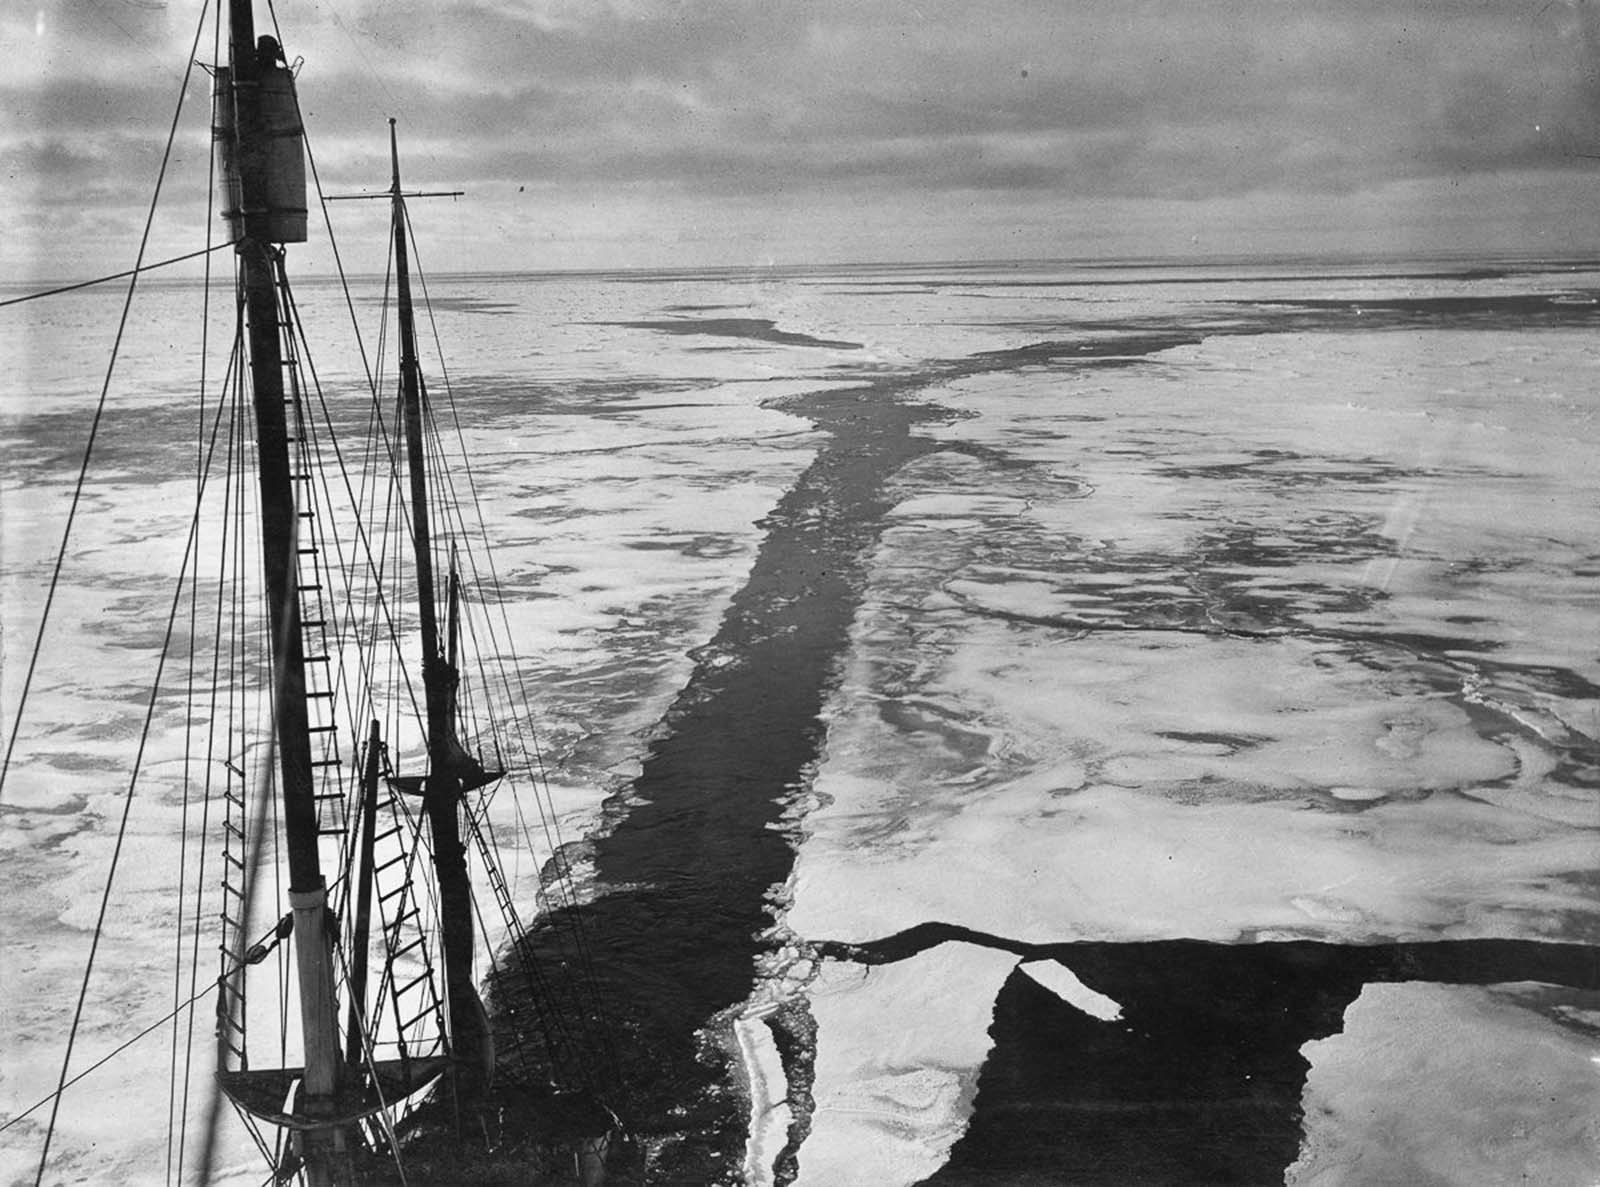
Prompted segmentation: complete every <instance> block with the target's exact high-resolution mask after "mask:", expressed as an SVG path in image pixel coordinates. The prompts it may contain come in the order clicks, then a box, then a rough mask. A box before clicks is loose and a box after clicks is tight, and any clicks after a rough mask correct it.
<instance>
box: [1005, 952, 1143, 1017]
mask: <svg viewBox="0 0 1600 1187" xmlns="http://www.w3.org/2000/svg"><path fill="white" fill-rule="evenodd" d="M1017 967H1018V968H1019V969H1021V970H1022V971H1023V972H1024V973H1026V974H1028V976H1030V977H1032V978H1033V979H1034V980H1035V981H1037V982H1038V983H1039V984H1040V985H1043V986H1044V987H1045V988H1046V989H1048V990H1049V991H1050V992H1051V993H1053V994H1055V995H1056V996H1057V997H1059V998H1060V999H1061V1000H1062V1001H1064V1002H1066V1003H1067V1004H1068V1005H1069V1006H1075V1007H1077V1008H1078V1009H1080V1010H1082V1011H1083V1012H1084V1013H1085V1014H1088V1015H1089V1016H1090V1017H1091V1018H1098V1019H1100V1021H1101V1022H1116V1021H1118V1020H1119V1019H1121V1017H1122V1006H1121V1005H1119V1004H1118V1003H1117V1002H1115V1001H1113V1000H1112V999H1111V998H1109V997H1107V996H1106V995H1105V994H1103V993H1097V992H1096V991H1095V990H1093V989H1090V988H1089V987H1088V986H1087V985H1085V984H1084V983H1083V982H1082V981H1080V980H1078V978H1077V975H1076V974H1075V973H1073V971H1072V970H1071V969H1069V968H1067V967H1066V966H1065V965H1063V964H1061V963H1060V962H1059V961H1055V960H1026V961H1023V962H1022V963H1021V964H1020V965H1018V966H1017Z"/></svg>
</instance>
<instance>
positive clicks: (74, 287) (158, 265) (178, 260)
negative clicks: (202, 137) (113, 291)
mask: <svg viewBox="0 0 1600 1187" xmlns="http://www.w3.org/2000/svg"><path fill="white" fill-rule="evenodd" d="M185 85H187V80H185ZM164 164H165V162H163V165H164ZM210 225H211V219H210V212H209V210H208V211H207V218H206V226H207V227H209V226H210ZM148 230H149V227H148V224H147V225H146V232H147V233H148ZM232 246H233V240H231V239H229V240H227V241H226V242H223V243H213V244H212V245H211V246H210V247H202V248H201V249H200V250H199V251H191V252H189V253H188V254H187V255H181V256H171V257H169V258H168V259H165V260H157V261H156V262H155V263H153V264H146V263H143V262H141V263H139V264H138V265H136V266H135V267H132V268H129V269H128V270H127V271H125V272H113V273H111V274H110V275H109V276H96V277H95V278H94V279H93V280H80V281H77V282H75V283H73V284H64V285H61V286H60V287H59V288H53V289H44V290H43V291H41V292H37V293H26V294H24V295H23V296H20V297H7V298H6V299H5V300H4V301H0V309H4V308H5V307H6V306H7V305H21V304H23V303H24V302H27V301H41V300H43V299H44V298H46V297H59V296H60V295H61V294H62V293H75V292H77V291H78V290H79V289H86V288H93V287H94V286H95V285H97V284H108V283H110V282H111V281H113V280H126V279H128V277H130V276H132V277H135V278H137V277H139V276H141V275H142V274H144V273H146V272H155V271H158V270H160V269H162V268H170V267H171V266H172V265H173V264H182V263H184V262H186V261H188V260H197V259H199V258H200V257H201V256H209V255H210V254H211V253H212V252H216V251H221V250H222V249H223V248H225V247H232ZM143 250H144V248H143V244H141V245H140V254H141V256H142V255H143Z"/></svg>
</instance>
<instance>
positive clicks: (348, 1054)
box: [344, 721, 383, 1074]
mask: <svg viewBox="0 0 1600 1187" xmlns="http://www.w3.org/2000/svg"><path fill="white" fill-rule="evenodd" d="M382 748H383V741H382V735H381V734H380V732H379V725H378V723H377V722H376V721H374V722H373V723H372V727H371V730H370V732H369V733H368V735H367V761H366V764H365V765H364V766H363V768H362V772H361V805H360V806H361V834H360V835H361V843H360V845H359V847H358V857H357V860H356V877H355V892H356V918H355V926H354V927H353V929H352V930H351V935H350V1008H349V1015H348V1016H349V1022H348V1023H347V1024H346V1025H345V1045H344V1061H345V1064H346V1066H348V1067H349V1068H350V1070H351V1072H352V1073H353V1074H359V1073H360V1071H361V1068H362V1066H363V1065H364V1064H365V1062H366V1058H367V1052H366V1046H365V1042H364V1040H365V1027H366V1020H365V1018H363V1017H362V1011H363V1010H364V1009H365V1008H366V1000H367V945H368V941H369V938H370V935H371V931H372V867H373V864H374V857H373V849H374V845H375V842H376V839H377V832H378V776H379V770H380V759H381V757H382Z"/></svg>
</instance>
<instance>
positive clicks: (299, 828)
mask: <svg viewBox="0 0 1600 1187" xmlns="http://www.w3.org/2000/svg"><path fill="white" fill-rule="evenodd" d="M229 22H230V35H229V67H230V80H231V83H232V91H233V104H234V123H233V126H234V129H235V134H236V137H237V140H236V142H235V145H234V148H235V157H234V160H235V164H236V169H237V180H238V194H239V199H240V202H239V214H240V217H239V219H238V221H237V223H236V225H237V226H238V227H239V230H240V233H239V237H238V242H237V244H236V251H237V253H238V258H239V267H240V271H241V276H242V283H243V288H244V303H245V313H246V324H247V328H248V334H249V346H250V373H251V380H252V386H253V391H254V401H255V418H256V442H257V448H258V450H259V471H260V474H259V481H260V490H261V515H262V525H261V538H262V554H263V555H262V559H263V565H264V570H265V575H266V585H267V605H268V612H269V622H270V627H271V631H272V673H273V679H274V682H275V688H274V697H273V719H274V721H275V723H276V742H277V750H278V765H279V772H280V773H279V780H280V783H279V788H280V795H281V798H282V804H283V818H284V831H285V842H286V846H287V850H288V858H289V901H290V906H291V907H292V909H293V913H294V946H295V958H296V959H295V965H296V974H297V978H298V985H299V996H300V1023H301V1031H302V1036H303V1042H304V1047H305V1060H306V1063H305V1073H304V1079H303V1082H302V1086H301V1095H300V1102H299V1108H298V1111H299V1112H301V1113H302V1114H304V1115H306V1116H307V1117H308V1118H314V1117H316V1116H318V1115H323V1116H327V1115H329V1114H331V1112H332V1111H333V1108H334V1094H335V1093H336V1091H337V1090H338V1087H339V1066H340V1060H339V1046H338V1029H337V1027H338V1024H337V1018H336V1013H335V1001H334V990H333V959H332V936H331V934H330V929H329V927H328V907H327V901H328V894H327V884H326V882H325V881H324V879H323V875H322V866H321V858H320V855H319V854H318V848H317V805H316V799H315V795H316V792H315V785H314V783H313V777H312V755H311V739H310V727H309V715H308V713H307V709H306V678H305V655H304V647H303V643H302V639H301V628H300V601H299V592H298V590H297V589H296V584H297V563H296V549H297V539H296V536H297V528H298V523H299V520H298V517H297V514H296V512H297V506H296V500H295V490H294V473H293V470H292V469H291V466H290V458H289V441H288V426H287V418H286V415H285V412H284V383H283V371H284V359H283V351H282V326H281V325H280V322H281V320H282V318H281V314H280V309H281V304H280V301H279V294H278V291H277V285H276V265H277V263H278V261H279V260H280V259H281V258H282V248H281V246H278V245H276V244H275V243H274V230H275V223H274V220H273V218H272V212H271V209H270V205H269V203H270V200H269V181H270V178H269V174H268V162H269V156H270V154H269V145H268V130H267V127H266V119H265V114H264V112H263V108H262V104H261V101H260V78H261V75H262V74H263V73H264V72H265V71H270V70H272V69H273V68H274V67H275V64H276V63H275V61H273V60H268V61H262V57H263V56H271V53H272V51H270V50H269V51H267V53H266V55H263V53H262V52H260V51H258V49H257V45H256V38H255V19H254V14H253V13H252V11H251V4H250V0H229ZM263 41H264V42H265V41H266V39H263ZM268 44H270V45H271V46H272V47H274V48H275V46H276V43H275V42H271V43H268ZM303 1132H304V1138H303V1141H302V1143H301V1146H302V1151H301V1152H302V1155H303V1157H304V1158H305V1162H306V1166H305V1170H306V1177H307V1179H308V1181H309V1182H311V1183H312V1184H313V1185H314V1187H321V1185H322V1184H331V1183H333V1182H335V1181H336V1180H335V1176H336V1175H337V1174H338V1171H337V1164H338V1150H337V1147H338V1145H339V1137H338V1134H337V1133H336V1132H335V1131H333V1130H331V1129H317V1128H312V1129H307V1130H305V1131H303Z"/></svg>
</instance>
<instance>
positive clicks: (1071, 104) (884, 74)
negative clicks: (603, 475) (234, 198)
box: [0, 0, 1600, 262]
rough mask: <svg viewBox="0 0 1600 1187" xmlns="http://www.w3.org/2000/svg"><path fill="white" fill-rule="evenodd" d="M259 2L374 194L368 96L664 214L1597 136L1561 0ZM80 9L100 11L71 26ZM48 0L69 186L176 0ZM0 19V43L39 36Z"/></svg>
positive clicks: (1, 141)
mask: <svg viewBox="0 0 1600 1187" xmlns="http://www.w3.org/2000/svg"><path fill="white" fill-rule="evenodd" d="M280 7H281V10H282V14H283V17H284V20H285V21H286V22H289V27H288V28H287V29H286V30H285V33H284V37H283V40H284V44H285V48H286V50H287V51H288V53H289V55H290V56H291V58H294V57H303V58H304V60H305V61H304V66H303V69H302V72H301V75H300V80H301V94H302V101H303V103H304V106H305V108H306V112H307V120H308V126H309V128H310V130H311V133H312V136H313V145H314V147H315V149H316V152H317V155H318V163H319V168H321V169H322V170H323V172H324V178H325V182H326V184H328V185H329V187H330V188H335V189H348V188H353V187H371V186H381V185H382V183H383V181H384V179H385V178H386V176H387V167H386V162H385V154H386V149H387V141H386V136H385V124H384V119H385V117H386V116H390V115H393V116H396V117H398V118H399V119H400V121H401V126H402V135H403V144H404V146H405V151H406V154H407V159H408V173H409V175H411V176H414V177H421V176H426V177H428V178H430V179H431V180H433V181H437V182H440V183H444V182H451V183H456V184H462V185H465V186H468V187H471V188H475V189H477V190H480V191H488V192H492V193H497V192H498V191H499V189H500V188H503V187H510V188H512V189H513V190H514V188H515V187H517V186H526V187H529V189H528V192H532V193H535V194H537V195H539V196H540V197H541V199H542V200H545V201H547V202H549V203H551V204H553V205H559V206H561V207H562V208H564V209H567V210H569V211H570V210H576V209H578V208H579V207H580V206H583V205H585V204H588V205H599V206H602V207H603V206H606V205H610V206H612V207H613V208H614V209H615V210H617V211H620V210H622V209H623V208H624V206H626V205H627V204H628V203H631V202H633V201H635V200H636V199H639V198H641V196H643V197H653V198H654V199H655V200H656V201H657V203H658V204H659V205H660V206H662V207H664V208H665V207H673V206H674V205H677V207H678V208H679V209H680V210H681V212H683V213H682V217H685V218H687V217H690V215H691V213H692V210H691V207H692V204H694V203H700V204H702V205H716V206H717V207H718V208H719V209H724V208H725V209H733V208H735V207H737V206H738V204H739V203H741V202H742V203H745V204H747V205H748V206H749V208H750V209H751V210H752V212H755V211H757V210H758V209H759V208H760V207H761V206H763V205H765V206H767V207H769V208H770V209H773V210H784V211H792V210H793V209H795V207H794V206H793V205H792V204H793V203H796V202H799V201H800V200H802V199H805V198H807V197H810V198H811V199H812V200H814V201H815V202H816V203H818V204H821V205H827V204H829V203H833V202H838V203H840V204H841V205H842V206H844V205H849V204H851V203H854V204H856V205H858V206H859V205H866V206H871V207H876V208H879V209H884V210H890V209H892V210H898V211H904V212H915V211H917V210H923V211H927V210H933V209H938V210H941V211H950V210H955V209H957V208H959V207H960V205H961V204H962V203H963V202H965V201H968V200H970V199H973V198H975V197H976V198H980V199H983V200H986V201H990V202H994V203H999V204H1000V205H1002V206H1004V207H1006V208H1008V209H1016V210H1027V209H1031V210H1037V211H1040V212H1041V216H1042V214H1043V212H1044V211H1045V209H1046V208H1047V207H1048V206H1050V204H1052V203H1054V204H1055V206H1056V207H1057V208H1058V210H1062V211H1064V210H1066V209H1068V208H1069V207H1072V206H1073V205H1074V204H1085V203H1087V204H1094V203H1106V202H1115V203H1123V204H1127V203H1146V204H1167V203H1172V202H1178V203H1191V204H1205V203H1213V204H1217V209H1218V210H1221V209H1223V208H1224V206H1226V207H1227V208H1228V209H1229V210H1231V211H1234V212H1237V211H1239V210H1241V209H1243V208H1242V207H1241V206H1239V205H1238V204H1239V202H1240V200H1242V199H1249V198H1251V197H1252V196H1254V197H1256V198H1258V199H1260V201H1261V202H1263V203H1266V204H1268V205H1270V206H1271V207H1272V209H1273V210H1274V211H1275V212H1281V210H1282V209H1283V208H1284V207H1285V204H1287V205H1289V206H1293V205H1295V204H1296V203H1299V204H1301V205H1303V206H1305V208H1306V209H1309V208H1310V205H1307V204H1312V205H1317V207H1318V209H1320V210H1324V211H1326V210H1328V209H1329V207H1328V205H1327V200H1328V199H1338V198H1340V197H1341V196H1342V197H1344V198H1351V197H1353V196H1356V195H1369V196H1370V195H1377V194H1385V193H1389V194H1392V193H1396V192H1399V191H1397V190H1396V189H1395V187H1397V186H1401V185H1403V184H1405V183H1411V182H1418V181H1425V182H1432V183H1433V184H1435V185H1436V186H1449V185H1459V183H1461V182H1462V180H1463V179H1467V178H1475V179H1483V178H1489V179H1492V178H1511V177H1516V178H1519V179H1521V181H1520V182H1519V183H1518V189H1519V192H1520V193H1523V194H1524V195H1526V194H1527V193H1528V192H1529V190H1528V187H1527V185H1526V184H1524V183H1526V182H1528V181H1529V180H1530V179H1537V178H1541V177H1550V176H1554V175H1559V174H1562V173H1573V172H1587V171H1588V170H1590V169H1591V168H1592V167H1593V165H1592V162H1590V161H1589V160H1588V159H1587V158H1586V157H1585V156H1584V155H1583V154H1584V153H1589V152H1600V134H1597V132H1596V131H1595V129H1596V128H1600V118H1597V117H1600V36H1597V21H1596V18H1595V15H1594V9H1593V7H1592V5H1590V4H1588V3H1580V2H1576V0H1555V2H1553V3H1548V4H1545V5H1543V6H1541V7H1537V8H1530V6H1529V5H1528V4H1527V3H1526V2H1525V0H1515V2H1511V0H1451V2H1444V0H1419V2H1415V3H1408V4H1404V5H1395V4H1392V3H1387V2H1384V3H1379V2H1378V0H1335V2H1330V3H1324V4H1316V5H1309V4H1292V3H1283V2H1282V0H1185V2H1184V3H1181V4H1172V3H1166V2H1161V3H1154V2H1149V0H1116V2H1112V0H1094V2H1077V3H1073V2H1066V0H1063V2H1060V3H1054V4H1040V3H1032V2H1028V3H1024V2H1023V0H992V2H990V3H985V4H982V5H976V4H972V3H970V0H969V2H966V3H957V2H955V0H916V2H915V3H894V2H889V0H885V2H883V3H874V4H865V5H863V4H860V3H857V2H856V0H811V2H809V3H799V2H798V0H790V2H782V0H767V2H764V3H755V2H741V0H696V2H693V3H689V2H687V0H685V2H674V0H613V2H610V3H604V2H599V0H595V2H589V0H585V2H581V3H580V2H578V0H474V2H467V0H457V2H455V3H444V4H437V3H428V2H424V0H396V2H395V3H390V4H377V3H372V2H366V3H357V4H354V5H349V4H341V5H339V6H338V7H335V6H333V5H328V4H306V5H304V6H301V5H299V4H296V5H294V6H292V7H291V5H290V4H289V3H284V4H282V5H281V6H280ZM124 9H125V11H124ZM105 11H110V12H112V13H113V14H114V15H115V16H116V17H117V19H118V22H119V23H120V24H121V25H123V26H126V27H125V28H118V27H115V26H111V25H107V24H105V23H104V22H97V21H94V20H91V19H90V16H91V15H92V14H96V13H102V12H105ZM51 13H52V15H50V16H49V17H48V18H46V19H45V24H46V25H48V26H49V31H47V33H46V34H45V35H44V36H43V39H42V41H41V44H42V45H43V46H44V49H45V50H46V51H47V52H45V53H43V55H42V57H41V59H40V60H42V61H45V62H47V63H48V65H49V69H48V71H46V72H45V73H43V74H41V73H40V70H42V69H44V68H43V67H41V68H38V69H33V68H30V69H31V70H32V73H29V72H28V71H24V72H23V74H21V75H18V76H16V77H14V78H13V77H8V78H7V79H5V80H0V96H3V99H4V102H5V104H6V106H7V108H8V109H10V110H11V111H12V112H13V113H14V114H19V115H20V118H18V119H17V120H14V121H13V122H14V128H13V130H12V131H11V132H10V133H9V134H0V150H3V151H5V152H7V153H8V157H7V159H8V161H11V162H20V164H12V165H10V166H8V167H10V168H13V169H21V170H24V171H28V172H34V173H36V174H37V176H39V177H40V178H46V177H48V178H51V179H55V178H63V179H73V183H74V184H77V183H78V182H79V181H80V180H81V179H84V178H86V176H87V174H88V172H89V170H90V167H91V166H92V165H93V164H95V163H97V162H105V163H108V164H115V165H117V166H118V167H122V166H124V165H126V164H127V163H128V160H129V157H130V154H131V153H132V151H133V150H134V149H135V148H136V147H137V146H139V145H141V144H144V145H148V146H154V145H155V143H156V141H157V140H158V139H159V138H160V137H162V136H164V126H163V121H164V120H165V119H166V118H168V116H169V114H170V107H168V106H164V104H170V97H165V98H163V97H162V96H163V93H164V92H170V90H171V88H172V79H173V75H172V72H171V69H170V67H169V68H168V69H167V70H165V71H161V70H155V69H152V68H150V65H149V63H150V62H151V61H153V60H154V58H155V57H156V56H157V55H158V51H159V53H160V54H162V55H165V57H166V60H167V61H168V62H169V63H170V62H174V61H175V62H176V63H177V65H178V67H179V68H180V69H181V64H182V59H183V55H184V54H185V53H186V52H187V44H188V38H189V37H190V36H192V29H189V28H185V27H184V21H187V20H190V19H192V17H190V16H183V17H182V19H180V14H179V13H176V12H174V11H169V10H161V11H159V12H157V11H152V10H151V9H149V8H147V7H144V6H137V5H133V4H128V3H126V2H125V0H124V3H117V4H110V5H103V4H96V5H93V6H92V7H91V6H90V5H89V4H88V3H87V0H68V2H67V3H64V4H60V5H58V6H57V7H56V8H55V9H53V10H51ZM25 16H26V14H23V16H22V17H17V16H16V14H12V15H8V16H6V17H5V18H4V19H5V20H6V22H7V27H6V30H5V32H6V35H7V36H8V37H10V36H12V34H13V31H15V33H16V35H17V36H27V37H33V38H34V39H35V40H40V38H39V37H38V36H37V34H36V31H35V30H33V29H32V28H31V26H30V25H29V22H28V21H27V20H26V19H25ZM14 18H15V19H14ZM208 36H209V35H208ZM91 61H92V62H93V63H94V64H93V65H89V64H87V63H89V62H91ZM200 109H201V110H203V106H201V107H200ZM201 118H202V120H203V117H201ZM202 134H203V132H202ZM156 151H159V150H158V149H156ZM147 172H148V170H145V171H144V172H140V171H138V170H132V171H128V172H124V173H123V176H124V177H125V178H129V177H142V176H144V175H146V174H147ZM1469 188H1473V189H1474V192H1487V191H1486V190H1485V189H1484V187H1482V186H1474V187H1469ZM1535 192H1537V187H1535ZM1564 203H1565V199H1563V200H1562V202H1560V203H1555V204H1554V205H1555V206H1559V207H1561V208H1562V209H1565V205H1564ZM1264 208H1265V207H1264ZM1336 208H1337V207H1336V205H1335V207H1334V209H1336ZM629 209H633V208H632V207H629ZM1553 217H1555V216H1554V215H1553ZM600 218H603V216H597V221H599V219H600ZM650 221H651V223H652V225H656V220H654V219H651V220H650ZM691 262H692V261H691Z"/></svg>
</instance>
